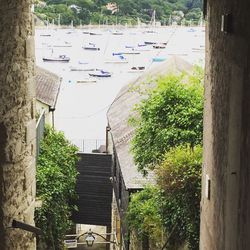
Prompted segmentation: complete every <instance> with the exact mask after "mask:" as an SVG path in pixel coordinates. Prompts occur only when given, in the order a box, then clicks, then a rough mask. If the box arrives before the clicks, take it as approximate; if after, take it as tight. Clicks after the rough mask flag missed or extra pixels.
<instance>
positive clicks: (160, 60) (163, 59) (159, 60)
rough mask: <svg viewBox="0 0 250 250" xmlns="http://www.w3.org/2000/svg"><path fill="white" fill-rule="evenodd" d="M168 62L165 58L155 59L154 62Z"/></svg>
mask: <svg viewBox="0 0 250 250" xmlns="http://www.w3.org/2000/svg"><path fill="white" fill-rule="evenodd" d="M165 60H166V58H165V57H153V58H152V61H153V62H164V61H165Z"/></svg>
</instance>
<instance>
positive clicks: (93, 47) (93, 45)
mask: <svg viewBox="0 0 250 250" xmlns="http://www.w3.org/2000/svg"><path fill="white" fill-rule="evenodd" d="M82 48H83V49H85V50H100V48H99V47H96V45H95V44H94V43H89V45H86V46H83V47H82Z"/></svg>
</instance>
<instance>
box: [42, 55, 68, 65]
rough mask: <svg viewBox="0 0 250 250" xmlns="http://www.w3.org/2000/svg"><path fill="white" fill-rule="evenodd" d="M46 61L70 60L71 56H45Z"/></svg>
mask: <svg viewBox="0 0 250 250" xmlns="http://www.w3.org/2000/svg"><path fill="white" fill-rule="evenodd" d="M43 61H44V62H65V63H66V62H69V61H70V58H69V57H67V56H66V55H60V56H59V57H43Z"/></svg>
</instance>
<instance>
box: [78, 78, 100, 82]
mask: <svg viewBox="0 0 250 250" xmlns="http://www.w3.org/2000/svg"><path fill="white" fill-rule="evenodd" d="M95 82H97V80H96V79H95V78H92V77H88V78H84V79H81V80H77V81H76V83H95Z"/></svg>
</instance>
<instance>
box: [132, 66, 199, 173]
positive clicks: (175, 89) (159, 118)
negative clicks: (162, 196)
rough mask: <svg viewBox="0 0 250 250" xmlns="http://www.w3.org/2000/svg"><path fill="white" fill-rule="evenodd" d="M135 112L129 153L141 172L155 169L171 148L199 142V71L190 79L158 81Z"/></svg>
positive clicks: (169, 78)
mask: <svg viewBox="0 0 250 250" xmlns="http://www.w3.org/2000/svg"><path fill="white" fill-rule="evenodd" d="M147 95H148V96H147V98H145V99H143V100H142V101H141V103H140V104H138V105H137V106H136V108H135V110H136V111H137V115H136V116H133V117H131V119H130V123H131V124H132V125H133V126H134V127H135V135H134V138H133V139H132V146H131V149H132V153H133V155H134V160H135V163H136V164H137V165H138V169H139V170H141V171H147V170H148V169H149V168H154V166H155V165H156V164H158V163H159V162H161V160H162V159H163V156H164V153H165V152H166V151H168V150H169V149H170V148H172V147H175V146H178V145H181V144H185V143H189V144H190V146H191V147H193V146H194V145H197V144H201V142H202V132H203V131H202V130H203V126H202V115H203V85H202V70H201V69H198V68H197V70H196V71H195V72H194V74H193V75H191V76H189V75H187V74H182V75H168V76H165V77H161V78H158V79H157V81H156V87H155V88H154V89H153V90H149V91H148V93H147Z"/></svg>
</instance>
